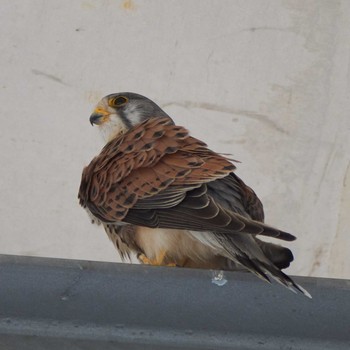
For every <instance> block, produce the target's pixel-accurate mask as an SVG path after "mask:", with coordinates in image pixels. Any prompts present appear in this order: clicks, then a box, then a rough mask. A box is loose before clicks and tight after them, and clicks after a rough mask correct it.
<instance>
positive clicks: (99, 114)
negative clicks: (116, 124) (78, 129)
mask: <svg viewBox="0 0 350 350" xmlns="http://www.w3.org/2000/svg"><path fill="white" fill-rule="evenodd" d="M108 120H109V113H108V112H107V111H106V110H104V109H103V108H100V107H97V108H96V109H95V110H94V112H93V113H92V114H91V116H90V123H91V125H94V124H96V125H101V124H103V123H105V122H106V121H108Z"/></svg>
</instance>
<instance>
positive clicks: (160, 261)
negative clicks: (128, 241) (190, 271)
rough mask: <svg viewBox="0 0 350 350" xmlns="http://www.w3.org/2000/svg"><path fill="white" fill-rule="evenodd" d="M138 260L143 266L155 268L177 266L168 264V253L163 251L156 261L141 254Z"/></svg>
mask: <svg viewBox="0 0 350 350" xmlns="http://www.w3.org/2000/svg"><path fill="white" fill-rule="evenodd" d="M137 258H138V259H139V261H140V262H141V263H142V264H146V265H155V266H172V267H174V266H177V265H176V264H175V263H173V262H167V261H166V251H165V250H162V251H161V252H160V253H159V254H158V255H157V256H156V258H155V259H150V258H148V257H147V256H146V255H145V254H139V255H138V256H137Z"/></svg>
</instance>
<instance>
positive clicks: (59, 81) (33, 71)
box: [32, 69, 68, 86]
mask: <svg viewBox="0 0 350 350" xmlns="http://www.w3.org/2000/svg"><path fill="white" fill-rule="evenodd" d="M32 73H33V74H34V75H41V76H43V77H45V78H47V79H50V80H52V81H55V82H56V83H59V84H62V85H65V86H68V84H66V83H65V82H64V81H63V80H62V79H60V78H58V77H56V76H54V75H53V74H49V73H45V72H42V71H40V70H38V69H32Z"/></svg>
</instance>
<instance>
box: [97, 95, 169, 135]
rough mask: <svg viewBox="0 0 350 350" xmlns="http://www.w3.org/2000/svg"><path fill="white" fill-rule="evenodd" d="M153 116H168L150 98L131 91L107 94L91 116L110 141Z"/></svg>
mask: <svg viewBox="0 0 350 350" xmlns="http://www.w3.org/2000/svg"><path fill="white" fill-rule="evenodd" d="M152 117H168V118H170V117H169V116H168V115H167V114H166V113H165V112H164V111H163V110H162V109H161V108H160V107H159V106H157V105H156V104H155V103H154V102H153V101H151V100H149V99H148V98H146V97H144V96H141V95H138V94H134V93H131V92H125V93H118V94H111V95H108V96H105V97H104V98H103V99H102V100H101V101H100V102H99V103H98V104H97V106H96V108H95V110H94V111H93V113H92V114H91V116H90V123H91V124H92V125H94V124H95V125H98V126H99V129H100V131H101V133H102V136H103V138H104V139H105V140H106V141H107V142H108V141H110V140H112V139H113V138H115V137H117V136H119V135H120V134H123V133H125V132H127V131H128V130H129V129H130V128H132V127H133V126H135V125H137V124H139V123H141V122H143V121H144V120H146V119H149V118H152Z"/></svg>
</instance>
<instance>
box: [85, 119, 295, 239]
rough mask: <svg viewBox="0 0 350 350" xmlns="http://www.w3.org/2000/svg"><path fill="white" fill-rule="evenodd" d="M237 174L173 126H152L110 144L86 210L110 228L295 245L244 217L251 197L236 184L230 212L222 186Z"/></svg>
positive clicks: (93, 169) (94, 169)
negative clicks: (261, 238)
mask: <svg viewBox="0 0 350 350" xmlns="http://www.w3.org/2000/svg"><path fill="white" fill-rule="evenodd" d="M234 169H235V166H234V165H233V164H232V163H231V162H230V161H229V160H228V159H227V158H225V157H223V156H221V155H219V154H217V153H215V152H213V151H211V150H209V149H208V148H207V147H206V145H205V144H204V143H203V142H201V141H199V140H197V139H195V138H193V137H191V136H189V135H188V132H187V130H186V129H184V128H183V127H180V126H176V125H173V124H172V123H171V121H170V120H169V119H167V118H152V119H149V120H147V121H145V122H143V123H142V124H139V125H138V126H136V127H134V128H133V129H131V130H129V131H128V132H127V133H125V134H124V135H122V136H121V137H119V138H116V139H114V140H112V141H111V142H109V143H108V144H107V145H106V146H105V147H104V149H103V150H102V152H101V154H100V155H99V156H97V157H96V158H94V159H93V161H92V162H91V163H90V165H89V166H88V167H86V168H85V169H84V171H83V176H82V182H81V187H80V191H79V198H80V203H81V204H82V205H83V206H85V207H87V208H88V209H89V210H90V212H91V213H92V214H93V215H94V216H96V217H97V218H98V219H100V220H101V221H103V222H106V223H114V222H118V221H124V222H128V223H131V224H135V225H141V226H148V227H161V228H176V229H186V230H195V231H215V232H222V233H225V234H235V233H238V232H244V233H248V234H261V235H266V236H272V237H277V238H280V239H284V240H294V239H295V237H294V236H292V235H291V234H289V233H286V232H283V231H280V230H277V229H275V228H271V227H269V226H267V225H265V224H263V223H261V222H257V221H254V220H252V219H251V218H250V217H249V214H248V215H246V214H247V213H246V214H244V213H245V210H244V207H245V205H246V204H244V203H243V202H244V200H241V201H240V200H239V198H240V196H241V198H246V197H244V195H243V196H242V190H241V189H240V187H241V186H242V184H241V183H240V182H239V181H238V180H236V177H233V179H235V186H232V187H230V188H229V189H228V191H229V193H227V195H228V196H229V197H230V196H232V200H231V202H230V203H231V204H230V206H229V207H227V206H226V205H225V200H226V199H225V198H223V197H222V196H220V195H219V191H218V192H217V193H216V185H215V183H220V181H224V182H225V181H228V180H225V178H227V177H229V178H230V177H232V175H230V174H231V173H232V171H233V170H234ZM208 188H209V190H208ZM235 200H236V204H234V203H235ZM242 203H243V204H242ZM242 208H243V209H242Z"/></svg>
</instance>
